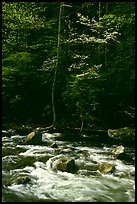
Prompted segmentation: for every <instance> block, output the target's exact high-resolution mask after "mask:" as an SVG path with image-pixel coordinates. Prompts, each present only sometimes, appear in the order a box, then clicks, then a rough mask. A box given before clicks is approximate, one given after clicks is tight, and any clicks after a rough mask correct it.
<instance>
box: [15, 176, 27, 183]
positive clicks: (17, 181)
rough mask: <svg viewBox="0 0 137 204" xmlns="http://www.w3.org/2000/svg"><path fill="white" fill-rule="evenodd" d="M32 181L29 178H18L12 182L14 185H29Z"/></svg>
mask: <svg viewBox="0 0 137 204" xmlns="http://www.w3.org/2000/svg"><path fill="white" fill-rule="evenodd" d="M30 181H31V179H30V178H29V177H28V176H18V177H17V178H15V179H14V180H13V182H12V184H27V183H29V182H30Z"/></svg>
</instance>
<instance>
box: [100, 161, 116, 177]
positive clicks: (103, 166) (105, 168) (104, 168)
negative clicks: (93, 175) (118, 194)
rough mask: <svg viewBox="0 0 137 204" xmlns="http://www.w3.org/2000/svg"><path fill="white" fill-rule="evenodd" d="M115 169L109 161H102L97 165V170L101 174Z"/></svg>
mask: <svg viewBox="0 0 137 204" xmlns="http://www.w3.org/2000/svg"><path fill="white" fill-rule="evenodd" d="M114 170H115V167H114V166H113V165H112V164H110V163H107V162H105V163H102V164H101V165H100V166H99V171H100V172H101V173H103V174H106V173H113V172H114Z"/></svg>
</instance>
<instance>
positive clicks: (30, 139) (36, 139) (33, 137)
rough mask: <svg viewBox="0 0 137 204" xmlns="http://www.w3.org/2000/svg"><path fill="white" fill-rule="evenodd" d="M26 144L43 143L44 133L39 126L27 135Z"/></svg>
mask: <svg viewBox="0 0 137 204" xmlns="http://www.w3.org/2000/svg"><path fill="white" fill-rule="evenodd" d="M25 143H26V144H32V145H33V144H35V145H38V144H41V143H42V133H41V131H40V129H39V128H37V129H36V130H35V131H33V132H31V133H30V134H28V135H27V137H26V139H25Z"/></svg>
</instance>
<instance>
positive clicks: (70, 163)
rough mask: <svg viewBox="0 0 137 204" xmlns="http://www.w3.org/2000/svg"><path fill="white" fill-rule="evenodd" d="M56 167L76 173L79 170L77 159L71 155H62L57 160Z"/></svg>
mask: <svg viewBox="0 0 137 204" xmlns="http://www.w3.org/2000/svg"><path fill="white" fill-rule="evenodd" d="M55 168H56V169H57V170H59V171H66V172H70V173H75V172H76V171H77V170H78V167H77V165H76V164H75V160H74V159H73V158H71V157H61V158H59V159H57V160H56V161H55Z"/></svg>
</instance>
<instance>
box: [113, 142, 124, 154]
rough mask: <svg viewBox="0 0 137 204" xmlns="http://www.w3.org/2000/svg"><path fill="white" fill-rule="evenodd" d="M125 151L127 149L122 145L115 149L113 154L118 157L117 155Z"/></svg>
mask: <svg viewBox="0 0 137 204" xmlns="http://www.w3.org/2000/svg"><path fill="white" fill-rule="evenodd" d="M124 149H125V148H124V147H123V146H122V145H120V146H117V147H116V148H114V149H113V150H112V152H111V153H112V154H114V155H116V156H117V155H119V154H121V153H123V152H124Z"/></svg>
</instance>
